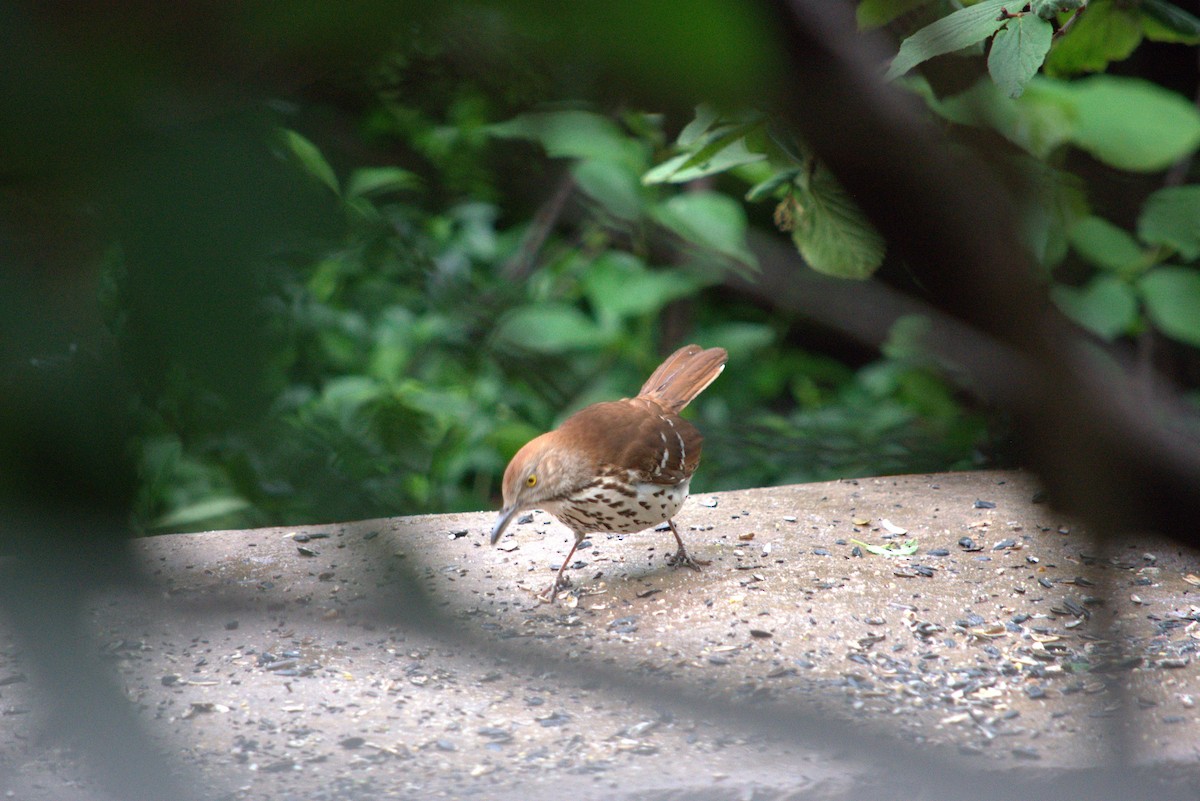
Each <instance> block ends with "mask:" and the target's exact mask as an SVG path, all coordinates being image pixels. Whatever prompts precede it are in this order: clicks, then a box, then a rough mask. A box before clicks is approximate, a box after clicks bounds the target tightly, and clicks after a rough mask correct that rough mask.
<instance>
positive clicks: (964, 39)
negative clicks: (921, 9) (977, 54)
mask: <svg viewBox="0 0 1200 801" xmlns="http://www.w3.org/2000/svg"><path fill="white" fill-rule="evenodd" d="M1006 5H1013V0H984V2H982V3H979V4H977V5H973V6H969V7H968V8H962V9H959V10H958V11H955V12H954V13H952V14H949V15H947V16H945V17H942V18H941V19H939V20H938V21H937V22H934V23H932V24H930V25H926V26H925V27H924V28H922V29H921V30H919V31H917V32H916V33H914V34H913V35H912V36H910V37H908V38H907V39H905V40H904V41H903V42H901V43H900V52H899V53H897V54H896V57H895V58H894V59H893V60H892V64H891V66H890V67H888V70H887V73H886V74H885V75H884V76H883V79H884V80H885V81H890V80H892V79H894V78H898V77H900V76H901V75H903V74H904V73H906V72H908V71H909V70H911V69H912V68H913V67H915V66H917V65H918V64H920V63H921V62H923V61H927V60H929V59H931V58H933V57H934V56H940V55H944V54H946V53H953V52H955V51H956V50H962V49H963V48H964V47H970V46H971V45H973V44H978V43H979V42H982V41H983V40H984V39H986V38H988V37H989V36H991V35H992V34H994V33H995V32H996V31H997V30H998V29H999V28H1000V27H1001V26H1002V25H1004V22H1005V21H1004V20H1002V19H999V17H1000V8H1001V7H1002V6H1006Z"/></svg>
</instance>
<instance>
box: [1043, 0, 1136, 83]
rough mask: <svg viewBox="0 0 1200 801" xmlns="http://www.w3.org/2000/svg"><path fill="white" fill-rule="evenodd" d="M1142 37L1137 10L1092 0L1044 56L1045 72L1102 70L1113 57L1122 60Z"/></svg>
mask: <svg viewBox="0 0 1200 801" xmlns="http://www.w3.org/2000/svg"><path fill="white" fill-rule="evenodd" d="M1141 41H1142V26H1141V24H1140V22H1139V18H1138V16H1137V14H1136V13H1135V12H1134V11H1133V10H1131V9H1129V8H1127V7H1125V6H1123V5H1117V3H1115V2H1113V0H1092V2H1091V3H1089V4H1088V9H1087V13H1085V14H1083V16H1081V17H1080V18H1079V20H1078V21H1077V22H1076V23H1075V24H1074V25H1073V26H1071V29H1070V30H1069V31H1068V32H1067V34H1066V35H1065V36H1061V37H1059V39H1058V41H1056V42H1055V43H1054V47H1053V48H1051V50H1050V55H1049V56H1047V57H1046V69H1045V71H1046V74H1047V75H1064V76H1066V75H1078V74H1079V73H1081V72H1103V71H1104V69H1105V68H1106V67H1107V66H1108V65H1109V63H1110V62H1113V61H1123V60H1124V59H1126V58H1129V55H1130V53H1132V52H1133V51H1134V50H1135V49H1137V46H1138V43H1139V42H1141Z"/></svg>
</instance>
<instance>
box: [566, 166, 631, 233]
mask: <svg viewBox="0 0 1200 801" xmlns="http://www.w3.org/2000/svg"><path fill="white" fill-rule="evenodd" d="M571 175H573V176H574V177H575V181H576V183H578V184H579V188H580V189H582V190H583V191H584V193H585V194H587V195H588V196H589V197H591V198H592V199H593V200H595V201H597V202H598V203H599V204H600V205H602V206H603V207H604V208H605V209H606V210H608V211H609V212H610V213H611V214H612V215H613V216H615V217H618V218H620V219H623V220H634V219H637V218H638V217H639V216H641V213H642V193H641V187H640V186H639V185H638V180H637V176H636V175H635V174H634V173H632V172H631V171H630V170H629V169H628V168H627V167H626V166H625V165H624V164H621V163H618V162H613V161H598V160H596V159H588V160H586V161H580V162H576V163H575V164H573V165H572V166H571Z"/></svg>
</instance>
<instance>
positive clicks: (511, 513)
mask: <svg viewBox="0 0 1200 801" xmlns="http://www.w3.org/2000/svg"><path fill="white" fill-rule="evenodd" d="M519 511H521V507H519V506H517V505H515V504H514V505H513V506H508V507H505V508H504V509H501V510H500V517H498V518H496V526H495V528H493V529H492V539H491V542H492V545H495V544H496V541H497V540H499V539H500V537H501V536H503V535H504V529H506V528H508V524H509V523H511V522H512V520H513V518H514V517H516V516H517V512H519Z"/></svg>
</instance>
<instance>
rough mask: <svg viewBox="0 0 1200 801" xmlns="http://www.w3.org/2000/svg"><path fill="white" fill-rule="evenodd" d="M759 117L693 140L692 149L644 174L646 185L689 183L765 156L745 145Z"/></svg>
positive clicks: (721, 128) (715, 130)
mask: <svg viewBox="0 0 1200 801" xmlns="http://www.w3.org/2000/svg"><path fill="white" fill-rule="evenodd" d="M760 125H761V121H760V120H757V119H756V120H752V121H750V122H745V123H735V124H731V125H722V126H720V127H719V128H716V129H714V130H712V131H709V132H708V133H706V134H704V135H703V136H701V137H700V138H698V139H697V140H695V141H693V142H692V150H691V152H688V153H681V154H680V155H678V156H675V157H674V158H671V159H668V160H667V161H665V162H663V163H662V164H660V165H658V166H657V167H655V168H654V169H652V170H650V171H649V172H647V173H646V174H645V175H644V176H643V177H642V183H644V184H659V183H676V184H678V183H686V182H687V181H694V180H696V179H697V178H703V177H704V176H706V175H716V174H718V173H722V172H727V171H728V170H732V169H733V168H734V167H740V166H742V165H743V164H753V163H755V162H758V161H763V160H764V159H766V155H765V154H763V153H757V152H754V151H751V150H750V149H749V148H748V147H747V146H746V136H747V135H748V134H750V133H751V132H753V131H754V130H756V129H758V128H759V127H760Z"/></svg>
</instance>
